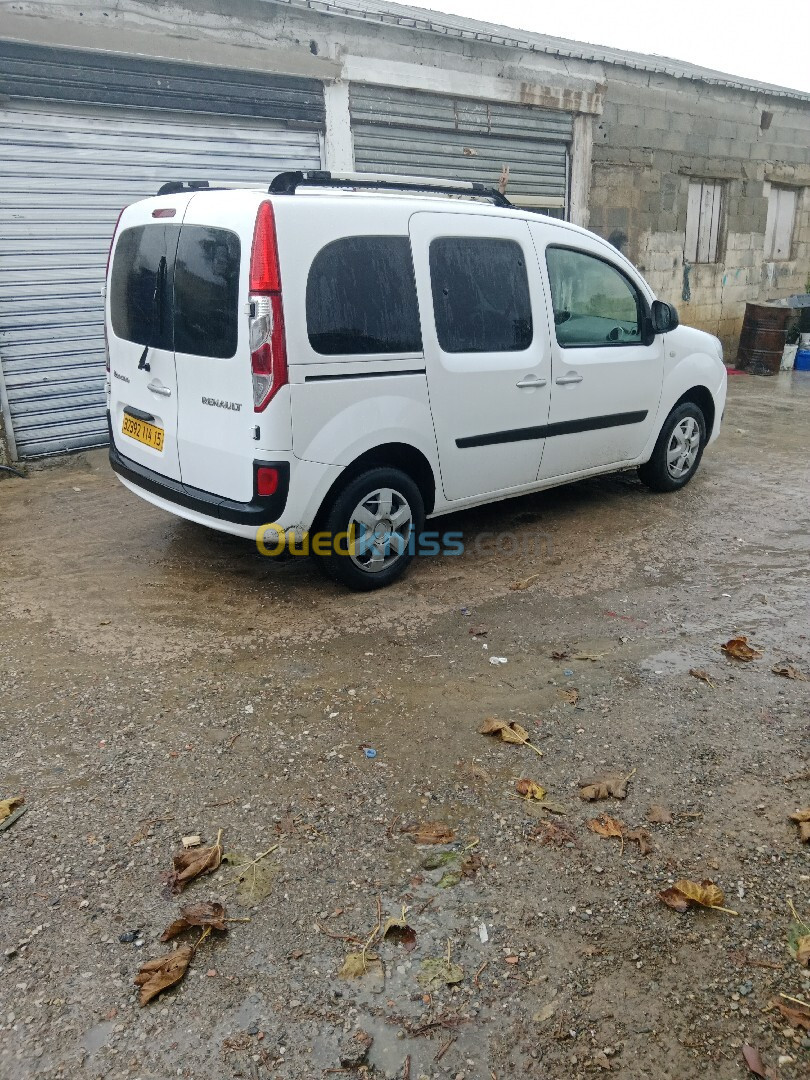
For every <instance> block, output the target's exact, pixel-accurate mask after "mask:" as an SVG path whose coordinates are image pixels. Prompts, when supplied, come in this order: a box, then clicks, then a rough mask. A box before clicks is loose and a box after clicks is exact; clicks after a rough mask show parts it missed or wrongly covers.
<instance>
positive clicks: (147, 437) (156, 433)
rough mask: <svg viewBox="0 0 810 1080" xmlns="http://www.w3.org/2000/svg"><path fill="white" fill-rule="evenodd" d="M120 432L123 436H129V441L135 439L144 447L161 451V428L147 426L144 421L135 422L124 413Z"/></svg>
mask: <svg viewBox="0 0 810 1080" xmlns="http://www.w3.org/2000/svg"><path fill="white" fill-rule="evenodd" d="M121 430H122V431H123V433H124V434H125V435H129V437H130V439H135V440H136V441H137V442H139V443H143V444H144V446H151V447H152V449H153V450H162V449H163V428H159V427H157V426H156V425H155V424H149V423H147V421H146V420H137V419H136V418H135V417H134V416H130V415H129V413H124V422H123V424H122V425H121Z"/></svg>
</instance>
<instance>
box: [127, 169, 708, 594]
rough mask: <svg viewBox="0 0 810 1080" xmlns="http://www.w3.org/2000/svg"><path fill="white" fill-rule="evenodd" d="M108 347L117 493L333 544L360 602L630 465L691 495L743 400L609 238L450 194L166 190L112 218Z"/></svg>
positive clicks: (325, 183) (337, 184) (325, 181)
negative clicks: (729, 415) (484, 522)
mask: <svg viewBox="0 0 810 1080" xmlns="http://www.w3.org/2000/svg"><path fill="white" fill-rule="evenodd" d="M106 331H107V341H108V386H107V392H108V398H109V418H110V461H111V463H112V467H113V469H115V471H116V472H117V473H118V475H119V477H120V479H121V481H122V483H123V484H124V485H125V486H126V487H128V488H129V489H130V490H131V491H132V492H134V493H135V494H137V495H139V496H141V498H143V499H146V500H147V501H148V502H150V503H152V504H154V505H155V506H159V507H161V508H163V509H164V510H167V511H169V512H170V513H173V514H177V515H179V516H180V517H184V518H188V519H189V520H191V521H196V522H199V523H200V524H203V525H207V526H209V527H211V528H213V529H219V530H221V531H223V532H228V533H234V534H237V535H239V536H245V537H251V538H255V537H257V535H258V537H259V539H260V541H261V540H263V541H264V545H263V546H264V547H265V549H266V550H270V549H271V546H272V541H274V540H278V541H279V543H280V544H282V545H283V542H284V538H285V534H286V533H290V532H295V533H297V534H298V535H299V539H300V534H302V533H306V534H309V535H310V536H312V534H314V533H323V534H327V537H326V542H324V537H323V536H319V537H318V538H317V539H318V542H317V543H316V542H315V540H314V539H313V549H314V552H315V554H316V555H318V557H319V561H320V562H321V563H322V565H323V566H324V568H325V569H326V570H327V571H328V572H329V573H330V574H331V575H332V576H333V577H335V578H337V579H339V580H340V581H342V582H344V583H345V584H347V585H349V586H350V587H352V588H355V589H373V588H378V587H380V586H383V585H388V584H389V583H390V582H392V581H393V580H394V579H395V578H396V577H398V576H399V575H400V574H401V573H402V571H403V570H404V569H405V567H406V566H407V565H408V563H409V562H410V561H411V560H412V558H413V556H414V554H415V552H417V551H418V550H419V537H420V536H421V534H422V530H423V529H424V523H425V519H426V518H428V517H436V516H438V515H441V514H448V513H451V512H453V511H455V510H460V509H462V508H464V507H469V506H475V505H477V504H479V503H485V502H491V501H494V500H498V499H505V498H509V497H511V496H514V495H522V494H525V493H526V492H530V491H538V490H541V489H543V488H547V487H552V486H553V485H556V484H563V483H566V482H568V481H570V480H578V479H580V478H581V477H585V476H591V475H594V474H596V473H600V472H609V471H612V470H617V469H626V468H629V467H635V466H638V469H639V473H640V476H641V479H642V480H643V481H644V482H645V483H646V484H647V485H649V486H650V487H651V488H653V489H654V490H656V491H674V490H677V489H678V488H681V487H683V486H684V484H686V483H687V482H688V481H689V480H690V479H691V478H692V476H693V475H694V473H695V470H696V469H697V467H698V464H699V463H700V459H701V455H702V453H703V450H704V447H705V446H706V445H707V444H708V443H709V442H711V441H713V440H714V439H715V438H717V435H718V432H719V428H720V420H721V416H722V413H723V408H724V404H725V396H726V370H725V367H724V365H723V360H722V350H721V346H720V342H719V341H718V340H717V339H716V338H714V337H711V336H710V335H708V334H705V333H702V332H701V331H698V330H693V329H688V328H686V327H682V326H678V317H677V314H676V312H675V309H674V308H673V307H671V305H669V304H665V303H662V302H661V301H659V300H656V299H655V297H654V295H653V293H652V291H651V290H650V288H649V286H648V285H647V283H646V282H645V281H644V279H643V278H642V277H641V275H640V274H639V273H638V272H637V271H636V270H635V269H634V267H633V266H632V265H631V263H630V262H628V260H627V259H625V258H624V256H622V255H621V253H620V252H618V251H617V250H616V249H615V248H614V247H612V246H611V245H610V244H609V243H607V242H606V241H604V240H602V239H600V238H599V237H598V236H595V235H594V234H592V233H589V232H587V231H586V230H584V229H580V228H577V227H576V226H574V225H569V224H567V223H566V222H563V221H557V220H554V219H552V218H548V217H544V216H540V215H537V214H535V213H532V212H530V211H525V210H520V209H516V208H514V207H512V206H510V204H509V203H508V202H507V201H506V199H504V198H503V196H501V195H499V194H498V192H494V191H492V190H490V189H487V188H484V187H483V186H481V185H477V184H463V183H452V182H450V181H448V182H444V181H435V180H423V179H420V178H403V177H378V176H370V175H369V174H348V175H343V176H336V175H334V174H329V173H323V172H318V173H283V174H281V175H280V176H278V177H276V179H275V180H274V181H273V183H272V184H271V185H270V188H269V190H252V189H244V188H227V187H222V188H209V187H208V185H207V184H206V183H190V184H179V183H177V184H176V183H172V184H166V185H164V186H163V188H161V190H160V191H159V192H158V195H157V197H156V198H151V199H145V200H143V201H142V202H138V203H135V204H134V205H132V206H129V207H127V208H126V209H125V210H124V211H123V212H122V214H121V217H120V219H119V222H118V225H117V227H116V231H115V235H114V237H113V242H112V247H111V250H110V261H109V266H108V274H107V285H106ZM266 526H273V528H272V529H269V530H268V529H267V528H263V527H266ZM347 534H348V535H347ZM268 537H270V539H269V540H268ZM341 538H342V542H341ZM273 550H278V545H277V546H276V547H275V548H274V549H273Z"/></svg>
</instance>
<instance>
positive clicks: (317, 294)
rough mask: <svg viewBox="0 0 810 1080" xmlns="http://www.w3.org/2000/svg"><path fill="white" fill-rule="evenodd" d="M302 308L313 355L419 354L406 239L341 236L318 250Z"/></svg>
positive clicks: (418, 338)
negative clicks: (305, 314) (313, 351)
mask: <svg viewBox="0 0 810 1080" xmlns="http://www.w3.org/2000/svg"><path fill="white" fill-rule="evenodd" d="M306 306H307V334H308V335H309V343H310V345H311V346H312V348H313V349H314V350H315V352H317V353H321V354H322V355H326V356H345V355H354V356H357V355H362V354H369V353H401V352H421V349H422V332H421V327H420V323H419V308H418V305H417V302H416V282H415V279H414V273H413V260H412V258H411V243H410V240H409V239H408V237H407V236H346V237H343V238H342V239H340V240H333V241H332V243H330V244H327V245H326V246H325V247H323V248H321V250H320V251H319V252H318V254H317V255H316V256H315V258H314V260H313V262H312V266H311V267H310V271H309V277H308V278H307V297H306Z"/></svg>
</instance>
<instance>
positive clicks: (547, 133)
mask: <svg viewBox="0 0 810 1080" xmlns="http://www.w3.org/2000/svg"><path fill="white" fill-rule="evenodd" d="M350 108H351V117H352V132H353V136H354V159H355V168H356V169H358V170H359V171H365V172H392V173H412V174H416V175H422V176H435V177H448V178H450V179H453V180H480V181H482V182H484V183H488V184H491V185H493V186H496V185H497V183H498V179H499V177H500V175H501V169H502V167H503V166H504V165H508V166H509V169H510V175H509V186H508V190H507V194H508V195H509V196H512V197H515V196H523V197H526V198H529V199H531V200H532V201H533V202H534V203H535V205H546V206H548V207H558V208H560V209H564V207H565V201H566V194H567V187H568V146H569V144H570V142H571V138H572V123H573V121H572V116H571V114H570V113H566V112H560V111H556V110H552V109H541V108H538V107H537V106H533V105H508V104H499V103H495V102H487V101H473V100H470V99H467V98H454V97H451V96H447V95H443V94H429V93H425V92H422V91H416V90H399V89H394V88H392V87H388V86H365V85H360V84H358V83H353V84H352V86H351V89H350Z"/></svg>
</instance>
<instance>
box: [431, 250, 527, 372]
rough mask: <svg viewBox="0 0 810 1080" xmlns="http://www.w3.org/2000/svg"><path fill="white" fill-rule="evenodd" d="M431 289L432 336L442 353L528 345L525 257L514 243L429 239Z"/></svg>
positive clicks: (507, 349) (515, 348)
mask: <svg viewBox="0 0 810 1080" xmlns="http://www.w3.org/2000/svg"><path fill="white" fill-rule="evenodd" d="M430 287H431V290H432V292H433V317H434V319H435V322H436V335H437V337H438V339H439V345H440V347H441V349H442V350H443V351H444V352H446V353H480V352H521V351H523V350H524V349H528V347H529V346H530V345H531V343H532V337H533V326H532V305H531V300H530V298H529V279H528V277H527V275H526V258H525V256H524V254H523V248H522V247H521V246H520V244H518V243H517V242H516V241H515V240H501V239H498V238H495V237H484V236H481V237H478V236H471V237H468V236H442V237H439V238H437V239H436V240H433V241H432V242H431V245H430Z"/></svg>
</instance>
